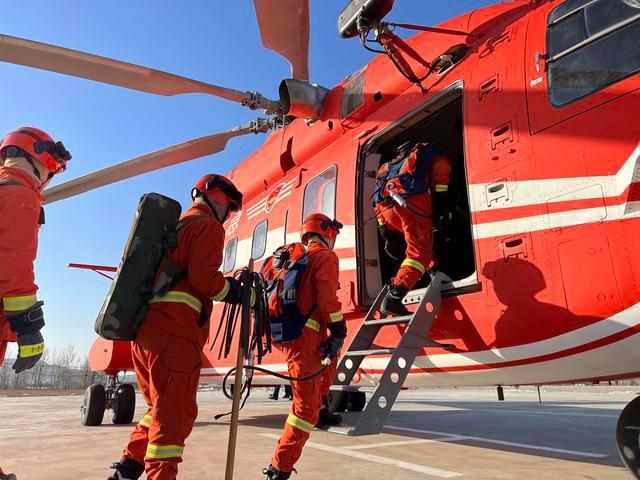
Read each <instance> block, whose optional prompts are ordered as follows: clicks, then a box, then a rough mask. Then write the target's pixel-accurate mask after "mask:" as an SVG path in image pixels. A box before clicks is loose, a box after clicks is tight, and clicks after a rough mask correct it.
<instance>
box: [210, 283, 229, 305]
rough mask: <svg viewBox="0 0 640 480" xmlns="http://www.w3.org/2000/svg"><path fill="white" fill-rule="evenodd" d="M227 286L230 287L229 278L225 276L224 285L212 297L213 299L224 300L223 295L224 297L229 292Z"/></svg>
mask: <svg viewBox="0 0 640 480" xmlns="http://www.w3.org/2000/svg"><path fill="white" fill-rule="evenodd" d="M229 288H230V284H229V280H227V279H226V278H225V279H224V286H223V287H222V290H220V291H219V292H218V294H217V295H216V296H215V297H213V300H214V301H216V302H219V301H221V300H224V297H226V296H227V293H229Z"/></svg>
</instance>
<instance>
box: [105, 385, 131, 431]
mask: <svg viewBox="0 0 640 480" xmlns="http://www.w3.org/2000/svg"><path fill="white" fill-rule="evenodd" d="M135 410H136V391H135V389H134V388H133V385H131V384H130V383H123V384H120V385H119V386H118V388H116V391H115V392H114V394H113V398H112V400H111V421H112V422H113V423H114V424H116V425H124V424H129V423H131V422H132V421H133V415H134V413H135Z"/></svg>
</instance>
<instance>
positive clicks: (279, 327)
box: [260, 243, 317, 343]
mask: <svg viewBox="0 0 640 480" xmlns="http://www.w3.org/2000/svg"><path fill="white" fill-rule="evenodd" d="M308 263H309V257H308V256H307V252H306V250H305V248H304V245H302V244H301V243H291V244H288V245H284V246H282V247H280V248H278V249H277V250H276V251H275V252H274V253H273V255H272V256H271V257H269V258H267V260H265V262H264V264H263V265H262V269H261V270H260V273H261V274H262V276H263V277H264V280H265V282H266V285H267V288H266V293H267V300H268V307H269V320H270V323H271V338H272V340H273V341H274V342H276V343H282V342H291V341H293V340H295V339H297V338H298V337H300V335H302V329H303V328H304V326H305V324H306V323H307V320H309V318H310V317H311V315H312V314H313V312H314V311H315V309H316V307H317V305H314V306H313V307H312V308H311V310H310V311H309V312H302V311H301V310H300V308H299V307H298V303H297V301H296V298H297V290H298V287H299V285H300V279H301V278H302V275H303V274H304V272H305V270H306V268H307V265H308Z"/></svg>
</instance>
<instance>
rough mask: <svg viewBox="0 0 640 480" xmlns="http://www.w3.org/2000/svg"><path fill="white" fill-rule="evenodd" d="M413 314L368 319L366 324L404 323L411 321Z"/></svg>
mask: <svg viewBox="0 0 640 480" xmlns="http://www.w3.org/2000/svg"><path fill="white" fill-rule="evenodd" d="M412 318H413V315H406V316H404V317H392V318H382V319H375V320H366V321H365V322H364V325H367V326H368V325H399V324H402V323H409V322H410V321H411V319H412Z"/></svg>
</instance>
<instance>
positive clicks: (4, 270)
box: [0, 127, 71, 480]
mask: <svg viewBox="0 0 640 480" xmlns="http://www.w3.org/2000/svg"><path fill="white" fill-rule="evenodd" d="M0 159H1V160H2V163H1V164H0V300H1V302H0V365H1V364H2V362H3V361H4V355H5V353H6V350H7V342H15V341H16V340H17V342H18V356H17V359H16V361H15V363H14V364H13V369H14V370H15V371H16V373H20V372H22V371H24V370H27V369H29V368H32V367H33V366H34V365H35V364H36V363H37V362H38V360H39V359H40V358H41V357H42V353H43V352H44V339H43V338H42V334H41V333H40V329H41V328H42V327H43V326H44V315H43V312H42V305H43V304H44V302H42V301H38V299H37V296H36V292H37V290H38V287H37V286H36V284H35V283H34V280H35V279H34V272H33V262H34V260H35V259H36V252H37V249H38V227H39V225H40V224H41V223H43V218H44V217H43V215H42V214H41V212H42V201H43V200H44V197H43V196H42V190H43V189H44V188H45V186H46V185H47V184H48V183H49V180H51V178H52V177H53V176H54V175H55V174H57V173H60V172H62V171H64V170H65V169H66V166H67V162H68V161H69V160H70V159H71V155H70V154H69V152H68V151H67V150H66V149H65V148H64V145H63V144H62V143H61V142H55V141H54V140H53V139H52V138H51V137H50V136H49V135H48V134H47V133H45V132H43V131H42V130H38V129H37V128H31V127H22V128H19V129H17V130H14V131H13V132H11V133H9V134H8V135H7V136H6V137H5V138H4V140H2V143H1V144H0ZM11 478H15V476H13V475H12V474H4V473H2V469H0V479H2V480H4V479H11Z"/></svg>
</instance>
